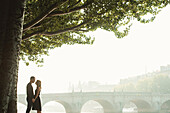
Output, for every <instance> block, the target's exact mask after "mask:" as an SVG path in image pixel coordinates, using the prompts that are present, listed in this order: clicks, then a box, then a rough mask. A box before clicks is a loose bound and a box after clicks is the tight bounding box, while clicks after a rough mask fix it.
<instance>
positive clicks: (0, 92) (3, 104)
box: [0, 0, 25, 113]
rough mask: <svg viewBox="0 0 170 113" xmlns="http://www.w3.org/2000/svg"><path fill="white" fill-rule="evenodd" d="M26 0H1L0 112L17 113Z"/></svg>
mask: <svg viewBox="0 0 170 113" xmlns="http://www.w3.org/2000/svg"><path fill="white" fill-rule="evenodd" d="M24 4H25V0H1V1H0V113H17V78H18V64H19V48H20V41H21V36H22V28H23V14H24Z"/></svg>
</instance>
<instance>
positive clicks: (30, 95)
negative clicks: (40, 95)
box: [26, 76, 35, 113]
mask: <svg viewBox="0 0 170 113" xmlns="http://www.w3.org/2000/svg"><path fill="white" fill-rule="evenodd" d="M34 82H35V77H34V76H31V77H30V82H29V83H28V84H27V110H26V113H29V112H30V111H31V108H32V105H33V101H34V92H33V87H32V83H34Z"/></svg>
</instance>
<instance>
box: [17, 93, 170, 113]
mask: <svg viewBox="0 0 170 113" xmlns="http://www.w3.org/2000/svg"><path fill="white" fill-rule="evenodd" d="M41 99H42V106H44V105H45V104H46V103H48V102H51V101H56V102H58V103H60V104H62V105H63V106H64V108H65V111H66V113H81V109H82V107H83V105H84V104H85V103H86V102H88V101H90V100H94V101H96V102H98V103H99V104H100V105H101V106H102V107H103V110H104V113H122V110H123V108H124V105H125V104H127V103H129V102H132V103H134V104H135V105H136V106H137V110H138V113H170V94H160V93H148V92H146V93H139V92H72V93H56V94H42V95H41ZM18 102H19V103H22V104H24V105H26V96H25V95H22V94H21V95H18Z"/></svg>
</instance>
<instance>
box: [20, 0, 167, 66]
mask: <svg viewBox="0 0 170 113" xmlns="http://www.w3.org/2000/svg"><path fill="white" fill-rule="evenodd" d="M169 3H170V1H169V0H27V1H26V8H25V17H24V28H23V36H22V42H21V53H20V57H21V59H22V60H24V61H25V62H27V61H36V63H37V64H38V63H42V62H43V59H42V58H41V55H44V54H45V55H48V51H49V50H50V49H54V48H56V47H61V46H62V45H63V44H68V45H73V44H93V41H94V39H92V38H91V37H89V36H86V34H85V33H86V32H88V31H95V30H96V29H97V28H101V29H104V30H107V31H112V32H114V33H115V36H116V37H117V38H123V37H124V36H126V35H127V34H128V31H129V29H130V26H131V24H130V21H131V20H133V19H137V20H138V21H140V22H142V23H148V22H150V21H153V20H154V18H155V15H156V14H158V12H159V11H160V9H161V8H163V7H165V6H166V5H168V4H169ZM148 14H150V15H152V16H151V18H150V19H145V18H144V15H148ZM122 26H126V27H125V29H124V30H122V29H120V28H121V27H122ZM26 64H27V65H28V62H27V63H26Z"/></svg>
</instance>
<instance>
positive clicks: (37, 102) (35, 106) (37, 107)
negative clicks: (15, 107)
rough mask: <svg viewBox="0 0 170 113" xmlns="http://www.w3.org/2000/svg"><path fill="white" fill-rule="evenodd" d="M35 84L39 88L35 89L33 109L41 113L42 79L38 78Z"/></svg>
mask: <svg viewBox="0 0 170 113" xmlns="http://www.w3.org/2000/svg"><path fill="white" fill-rule="evenodd" d="M35 84H36V85H37V89H36V90H35V96H34V100H33V108H32V110H37V113H41V99H40V97H39V95H40V91H41V81H40V80H37V81H36V83H35Z"/></svg>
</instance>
